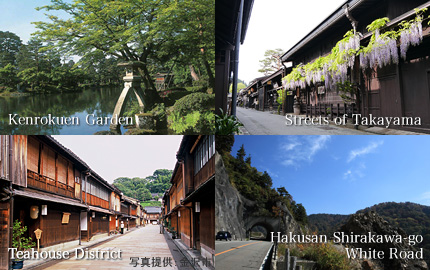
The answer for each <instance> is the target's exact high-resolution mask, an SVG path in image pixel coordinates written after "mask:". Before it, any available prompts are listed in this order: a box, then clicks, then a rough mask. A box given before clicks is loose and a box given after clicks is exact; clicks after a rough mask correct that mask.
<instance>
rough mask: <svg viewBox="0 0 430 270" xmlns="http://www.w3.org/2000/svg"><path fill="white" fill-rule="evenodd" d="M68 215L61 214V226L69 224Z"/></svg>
mask: <svg viewBox="0 0 430 270" xmlns="http://www.w3.org/2000/svg"><path fill="white" fill-rule="evenodd" d="M69 218H70V213H66V212H64V213H63V219H62V220H61V223H62V224H69Z"/></svg>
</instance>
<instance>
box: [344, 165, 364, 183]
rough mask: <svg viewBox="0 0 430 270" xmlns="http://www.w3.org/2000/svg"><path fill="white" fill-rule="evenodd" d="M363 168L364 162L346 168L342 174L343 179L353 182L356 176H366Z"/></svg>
mask: <svg viewBox="0 0 430 270" xmlns="http://www.w3.org/2000/svg"><path fill="white" fill-rule="evenodd" d="M364 169H366V165H365V164H364V163H360V164H359V165H358V166H357V167H355V168H352V169H349V170H347V171H346V172H345V173H344V174H343V179H345V180H348V181H350V182H354V181H356V180H357V179H358V178H364V177H365V176H366V175H365V173H364Z"/></svg>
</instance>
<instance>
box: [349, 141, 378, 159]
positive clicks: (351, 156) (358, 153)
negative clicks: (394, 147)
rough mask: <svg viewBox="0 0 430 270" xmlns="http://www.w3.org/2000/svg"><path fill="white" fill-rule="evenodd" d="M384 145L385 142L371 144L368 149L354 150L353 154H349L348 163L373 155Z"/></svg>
mask: <svg viewBox="0 0 430 270" xmlns="http://www.w3.org/2000/svg"><path fill="white" fill-rule="evenodd" d="M383 143H384V142H383V141H379V142H371V143H370V144H369V145H367V146H366V147H363V148H360V149H355V150H352V151H351V152H349V157H348V162H351V161H352V160H354V159H355V158H357V157H359V156H363V155H367V154H369V153H372V152H373V151H374V150H375V149H376V148H378V147H379V146H381V145H382V144H383Z"/></svg>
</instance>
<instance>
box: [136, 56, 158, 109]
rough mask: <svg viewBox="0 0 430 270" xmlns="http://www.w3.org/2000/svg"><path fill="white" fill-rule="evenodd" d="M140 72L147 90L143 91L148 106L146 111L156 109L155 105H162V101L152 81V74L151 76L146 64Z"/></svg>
mask: <svg viewBox="0 0 430 270" xmlns="http://www.w3.org/2000/svg"><path fill="white" fill-rule="evenodd" d="M140 70H141V75H142V80H143V84H144V85H145V89H143V94H144V102H145V105H146V107H145V111H150V110H152V108H154V106H155V104H157V103H160V102H161V101H162V100H161V98H160V95H159V94H158V93H157V90H156V89H155V85H154V82H153V81H152V77H151V74H149V71H148V68H147V66H146V64H144V65H143V66H142V69H140Z"/></svg>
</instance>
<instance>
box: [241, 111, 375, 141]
mask: <svg viewBox="0 0 430 270" xmlns="http://www.w3.org/2000/svg"><path fill="white" fill-rule="evenodd" d="M236 115H237V118H238V119H239V121H240V122H241V123H242V124H243V125H244V126H245V129H246V130H247V131H248V132H249V134H250V135H366V134H369V133H367V132H363V131H360V130H355V129H349V128H344V127H339V126H335V125H328V126H324V125H317V126H315V125H311V126H307V125H295V126H292V125H290V126H287V125H286V119H285V116H282V115H277V114H270V113H269V112H261V111H257V110H253V109H244V108H240V107H237V113H236Z"/></svg>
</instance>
